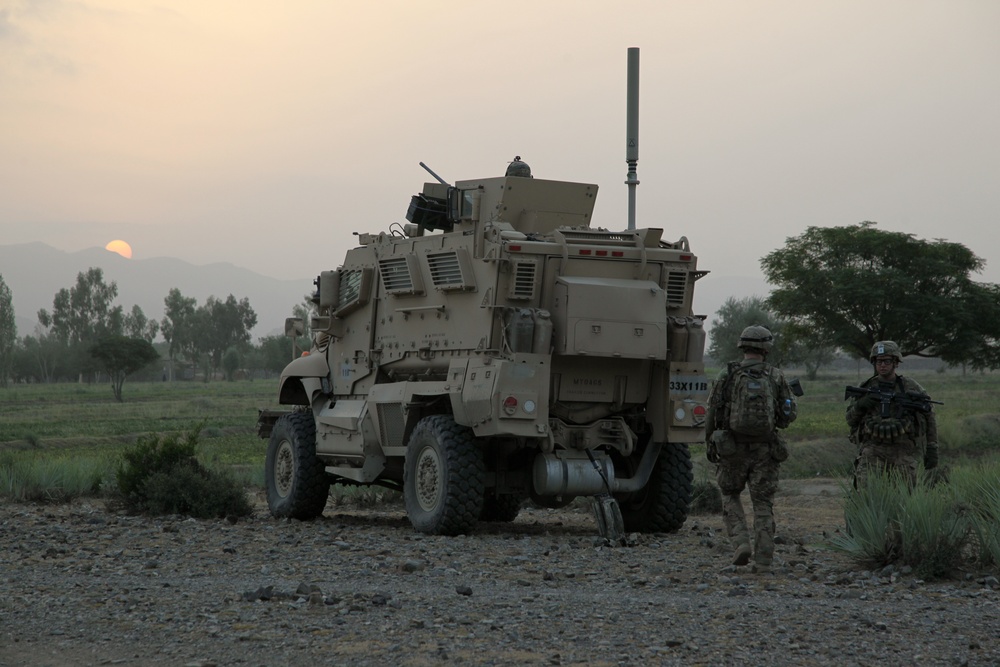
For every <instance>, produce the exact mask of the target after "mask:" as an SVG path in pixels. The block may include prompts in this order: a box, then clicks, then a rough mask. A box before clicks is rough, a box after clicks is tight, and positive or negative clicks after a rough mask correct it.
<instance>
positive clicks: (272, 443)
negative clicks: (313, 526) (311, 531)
mask: <svg viewBox="0 0 1000 667" xmlns="http://www.w3.org/2000/svg"><path fill="white" fill-rule="evenodd" d="M264 481H265V485H266V486H267V506H268V508H269V509H270V510H271V515H272V516H274V517H279V518H292V519H315V518H316V517H318V516H321V515H322V514H323V508H324V507H326V499H327V497H328V496H329V494H330V480H329V478H328V477H327V475H326V469H325V468H324V466H323V463H322V462H321V461H320V460H319V459H318V458H316V424H315V422H313V418H312V415H311V414H308V413H305V412H293V413H291V414H287V415H284V416H282V417H280V418H279V419H278V421H277V422H275V424H274V428H273V429H272V430H271V438H270V440H268V443H267V457H266V458H265V459H264Z"/></svg>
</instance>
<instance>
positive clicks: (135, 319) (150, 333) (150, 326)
mask: <svg viewBox="0 0 1000 667" xmlns="http://www.w3.org/2000/svg"><path fill="white" fill-rule="evenodd" d="M123 329H124V333H125V335H126V336H128V337H130V338H142V339H143V340H147V341H149V342H150V343H152V342H153V340H154V339H155V338H156V334H158V333H159V332H160V323H159V322H157V321H156V320H151V319H149V318H148V317H146V313H144V312H142V308H140V307H139V305H138V304H136V305H134V306H132V312H130V313H128V314H127V315H125V319H124V326H123Z"/></svg>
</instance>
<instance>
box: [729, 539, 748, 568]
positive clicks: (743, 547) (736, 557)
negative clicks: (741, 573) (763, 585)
mask: <svg viewBox="0 0 1000 667" xmlns="http://www.w3.org/2000/svg"><path fill="white" fill-rule="evenodd" d="M751 553H752V552H751V551H750V545H749V544H747V543H746V542H743V543H742V544H740V545H739V546H738V547H736V553H734V554H733V565H746V564H747V563H749V562H750V555H751Z"/></svg>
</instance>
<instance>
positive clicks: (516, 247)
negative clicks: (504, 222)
mask: <svg viewBox="0 0 1000 667" xmlns="http://www.w3.org/2000/svg"><path fill="white" fill-rule="evenodd" d="M507 250H510V251H511V252H520V251H521V246H519V245H509V246H507Z"/></svg>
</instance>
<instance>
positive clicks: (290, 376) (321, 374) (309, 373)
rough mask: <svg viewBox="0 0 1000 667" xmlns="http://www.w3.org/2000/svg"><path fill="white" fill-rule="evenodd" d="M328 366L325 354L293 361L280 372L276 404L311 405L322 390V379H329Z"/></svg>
mask: <svg viewBox="0 0 1000 667" xmlns="http://www.w3.org/2000/svg"><path fill="white" fill-rule="evenodd" d="M329 376H330V366H329V364H328V363H327V361H326V355H325V354H310V355H306V356H302V357H299V358H298V359H295V360H294V361H292V362H291V363H290V364H288V365H287V366H285V370H283V371H281V380H280V381H279V383H278V402H279V403H281V404H282V405H311V404H312V399H313V397H314V396H315V395H316V394H317V393H318V392H319V391H321V390H322V386H323V385H322V382H323V379H324V378H329Z"/></svg>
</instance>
